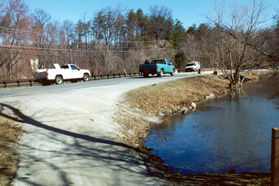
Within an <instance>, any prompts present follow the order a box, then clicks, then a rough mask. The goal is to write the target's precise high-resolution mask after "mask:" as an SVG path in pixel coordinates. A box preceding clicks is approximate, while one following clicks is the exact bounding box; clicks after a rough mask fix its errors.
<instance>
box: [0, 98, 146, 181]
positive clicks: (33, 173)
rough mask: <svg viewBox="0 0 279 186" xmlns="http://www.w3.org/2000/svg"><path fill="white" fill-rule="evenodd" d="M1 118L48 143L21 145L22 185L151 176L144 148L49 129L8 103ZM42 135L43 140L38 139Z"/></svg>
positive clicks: (1, 108) (2, 106)
mask: <svg viewBox="0 0 279 186" xmlns="http://www.w3.org/2000/svg"><path fill="white" fill-rule="evenodd" d="M7 110H8V112H7ZM0 116H3V117H6V118H8V119H11V120H13V121H15V122H20V123H21V124H23V125H25V124H28V125H29V126H31V127H32V128H31V130H28V131H27V132H28V133H31V134H28V135H34V139H41V140H42V139H44V140H46V141H48V143H46V142H45V141H44V140H42V141H40V142H39V145H34V144H33V143H32V139H31V140H30V143H26V142H25V143H18V145H19V148H20V149H21V151H20V156H21V159H22V163H20V167H19V169H24V171H23V172H24V174H22V175H18V178H17V180H19V181H20V182H23V183H27V184H31V185H44V184H59V185H69V184H77V183H78V181H77V180H78V179H81V180H83V181H82V182H83V183H87V184H88V183H91V184H93V183H92V182H91V181H92V180H94V179H93V178H94V177H99V178H98V179H99V180H101V179H103V180H102V181H103V183H98V182H97V181H96V182H95V184H113V185H122V184H123V183H124V181H125V182H127V183H128V184H129V183H130V184H143V183H144V180H142V178H145V177H146V176H147V173H146V164H145V163H143V161H142V158H141V157H140V156H138V155H136V154H137V153H145V152H143V151H141V150H140V149H137V148H134V147H132V146H129V145H126V144H123V143H120V142H116V141H112V140H107V139H101V138H96V137H92V136H89V135H84V134H79V133H75V132H71V131H67V130H63V129H60V128H56V127H53V126H48V125H46V124H43V123H41V122H39V121H37V120H35V119H33V118H31V117H29V116H26V115H25V114H23V113H22V112H21V111H20V110H19V109H17V108H14V107H12V106H10V105H7V104H4V103H0ZM38 136H39V137H40V138H36V137H38ZM61 160H63V162H61ZM92 170H94V171H95V172H94V171H92ZM99 170H100V171H103V170H106V171H108V172H109V173H107V174H106V173H102V172H98V171H99ZM44 174H46V175H44ZM40 176H41V177H40ZM149 176H151V175H149ZM90 177H91V178H90ZM123 178H125V179H123ZM50 180H54V181H53V182H52V181H50ZM93 182H94V181H93Z"/></svg>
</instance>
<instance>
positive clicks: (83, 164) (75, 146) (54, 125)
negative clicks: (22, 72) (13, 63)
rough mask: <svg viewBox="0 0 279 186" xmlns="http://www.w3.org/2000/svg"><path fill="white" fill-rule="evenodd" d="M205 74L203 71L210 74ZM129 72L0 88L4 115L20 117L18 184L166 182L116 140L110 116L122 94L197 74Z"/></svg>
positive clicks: (135, 153)
mask: <svg viewBox="0 0 279 186" xmlns="http://www.w3.org/2000/svg"><path fill="white" fill-rule="evenodd" d="M209 73H210V72H208V73H203V74H204V75H206V74H209ZM196 75H197V73H181V74H177V75H176V76H174V77H171V76H167V75H166V76H165V77H163V78H157V77H150V78H141V77H131V78H130V77H129V78H128V77H127V78H119V79H117V78H116V79H108V80H98V81H90V82H86V83H68V84H63V85H59V86H58V85H55V86H46V87H41V86H38V87H33V88H23V89H14V90H4V91H0V114H1V115H2V116H6V117H9V118H11V119H13V120H14V121H16V122H18V123H19V124H20V125H21V126H22V128H23V130H24V133H23V136H22V137H21V139H20V141H19V142H18V146H17V149H18V153H19V155H20V159H21V161H20V164H19V169H18V172H17V178H16V181H15V185H71V184H73V185H163V184H166V182H165V180H161V179H159V178H157V177H154V176H152V175H148V174H147V169H146V166H145V163H144V162H143V161H142V160H141V158H140V157H139V156H138V154H137V152H136V150H135V149H134V148H132V147H129V146H127V145H125V144H122V143H120V142H117V138H116V131H117V130H118V127H119V126H118V124H117V123H115V122H114V121H113V119H112V116H113V113H114V111H115V109H116V108H117V107H116V104H117V102H118V101H119V100H120V99H121V96H122V95H123V93H125V92H127V91H129V90H131V89H135V88H138V87H142V86H146V85H150V84H154V83H161V82H165V81H171V80H176V79H180V78H186V77H193V76H196Z"/></svg>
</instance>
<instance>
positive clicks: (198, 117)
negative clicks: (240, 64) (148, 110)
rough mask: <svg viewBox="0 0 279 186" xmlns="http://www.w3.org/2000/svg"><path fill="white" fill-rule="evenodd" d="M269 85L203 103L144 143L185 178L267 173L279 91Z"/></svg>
mask: <svg viewBox="0 0 279 186" xmlns="http://www.w3.org/2000/svg"><path fill="white" fill-rule="evenodd" d="M275 83H276V82H275ZM276 85H277V84H276ZM266 86H267V84H266V85H261V86H256V87H251V88H250V89H249V90H246V91H242V92H238V93H239V98H237V97H238V96H234V99H226V100H223V101H218V102H215V103H209V104H204V105H201V106H200V107H199V109H198V111H197V112H195V113H192V114H189V115H187V116H186V117H185V116H183V115H176V116H173V117H170V118H168V119H167V120H166V121H165V122H164V123H163V124H162V125H160V126H157V127H155V128H153V129H152V133H151V135H150V136H149V138H148V140H147V142H146V143H145V145H146V146H148V147H151V148H153V149H154V150H153V151H152V153H153V154H156V155H158V156H160V157H161V158H162V159H163V160H165V163H166V164H167V165H168V166H169V167H170V168H171V169H173V170H175V171H180V172H183V173H185V174H199V173H227V172H237V173H242V172H250V173H259V172H260V173H269V172H270V152H271V129H272V127H279V110H278V104H279V99H278V97H276V96H274V95H275V93H277V92H276V91H278V89H277V88H278V87H276V86H270V87H266Z"/></svg>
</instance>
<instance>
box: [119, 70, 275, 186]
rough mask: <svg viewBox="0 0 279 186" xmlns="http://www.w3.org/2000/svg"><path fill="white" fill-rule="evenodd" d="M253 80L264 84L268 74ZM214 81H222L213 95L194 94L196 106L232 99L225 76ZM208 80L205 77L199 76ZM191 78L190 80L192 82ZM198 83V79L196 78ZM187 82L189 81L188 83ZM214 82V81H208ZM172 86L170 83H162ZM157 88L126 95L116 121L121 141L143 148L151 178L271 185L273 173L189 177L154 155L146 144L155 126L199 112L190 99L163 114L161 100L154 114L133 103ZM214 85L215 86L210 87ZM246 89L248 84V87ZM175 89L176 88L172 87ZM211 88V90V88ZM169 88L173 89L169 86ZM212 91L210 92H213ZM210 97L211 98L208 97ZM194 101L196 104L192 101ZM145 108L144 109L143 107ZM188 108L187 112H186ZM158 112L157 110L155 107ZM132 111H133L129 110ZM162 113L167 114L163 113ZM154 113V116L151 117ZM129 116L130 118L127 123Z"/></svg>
mask: <svg viewBox="0 0 279 186" xmlns="http://www.w3.org/2000/svg"><path fill="white" fill-rule="evenodd" d="M248 76H249V78H251V79H252V81H250V82H248V83H247V84H253V83H258V82H260V81H263V80H262V79H264V78H263V76H265V73H250V74H248ZM209 77H210V78H212V77H213V79H214V80H216V79H215V78H216V77H218V78H219V80H220V81H221V82H219V80H218V82H217V84H213V87H214V90H212V89H211V90H210V91H211V92H214V93H210V94H208V92H204V93H200V94H198V93H197V92H192V93H194V94H196V97H195V98H194V101H195V102H194V103H195V104H194V106H195V105H197V107H199V105H200V104H203V103H205V102H214V101H216V100H222V99H224V98H225V97H226V96H228V93H229V91H230V90H229V89H227V88H226V87H224V85H225V84H223V83H225V82H223V81H226V80H224V79H223V78H222V77H220V76H209ZM197 78H199V79H201V80H202V81H204V77H197ZM190 79H196V78H190ZM190 79H188V81H191V80H190ZM196 80H197V79H196ZM178 81H180V80H178ZM186 81H187V80H186ZM207 83H209V84H210V83H212V82H207ZM162 84H163V85H162V86H164V84H168V83H162ZM207 85H208V84H204V86H207ZM155 86H157V85H151V86H147V87H143V88H139V89H137V90H132V91H130V92H128V93H126V94H125V95H123V97H122V99H121V101H120V102H119V104H118V108H119V110H120V111H118V112H117V113H116V115H115V117H114V118H116V121H117V123H119V124H120V125H121V126H122V127H121V128H122V129H121V130H120V133H121V134H120V135H119V136H118V137H119V139H120V141H122V142H124V143H127V144H129V145H132V146H134V147H136V148H140V149H141V150H143V151H144V152H145V153H140V156H141V157H142V158H143V160H144V161H145V162H146V166H147V169H148V171H149V173H150V174H151V175H156V176H158V177H160V178H163V179H166V180H168V181H170V183H173V184H177V183H182V184H205V183H206V184H212V185H215V184H219V185H220V184H226V183H237V184H247V183H249V184H269V179H270V174H269V173H233V172H232V173H227V174H226V173H225V174H197V175H185V174H182V173H179V172H175V171H173V170H171V169H170V168H169V167H168V166H167V165H165V164H164V161H163V160H162V159H161V158H160V157H158V156H156V155H153V154H152V153H151V150H152V149H150V148H148V147H146V146H145V145H144V143H145V141H146V139H147V137H148V135H149V134H150V130H151V128H152V127H153V126H154V125H160V124H161V123H162V121H163V120H164V119H165V118H166V117H170V116H172V115H175V114H178V113H181V112H182V113H183V112H184V113H185V114H190V113H192V112H194V111H195V109H196V108H193V107H192V104H191V102H190V101H189V100H185V101H184V102H183V104H184V105H172V104H171V105H168V106H167V107H166V106H165V105H164V106H163V109H164V110H163V111H162V109H161V107H160V103H161V102H160V100H158V103H159V106H158V107H157V112H156V109H155V110H152V111H151V112H149V113H148V112H147V111H146V110H145V109H146V108H149V107H148V106H144V105H140V103H136V104H135V103H133V101H132V104H131V100H133V99H131V97H130V96H131V94H133V93H135V92H137V91H138V92H141V93H143V94H144V96H146V95H147V94H146V92H145V91H144V90H143V89H150V88H151V89H152V87H153V88H154V87H155ZM210 86H212V84H210ZM244 86H245V85H244ZM171 88H173V87H171ZM207 88H209V87H207ZM167 89H170V87H168V88H167ZM210 91H209V92H210ZM206 94H207V95H206ZM135 97H136V98H137V99H138V97H140V96H139V95H138V94H137V95H136V96H135ZM192 102H193V101H192ZM140 106H142V108H143V109H142V108H141V107H140ZM185 108H186V109H185ZM153 109H154V108H153ZM127 110H129V111H127ZM162 112H163V113H164V114H162ZM150 113H151V114H150ZM125 117H128V118H129V119H127V120H126V121H123V119H124V120H125Z"/></svg>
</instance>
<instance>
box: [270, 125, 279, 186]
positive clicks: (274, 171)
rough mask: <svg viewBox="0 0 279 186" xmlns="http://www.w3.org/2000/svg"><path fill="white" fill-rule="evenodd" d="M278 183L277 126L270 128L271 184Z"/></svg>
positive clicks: (278, 136)
mask: <svg viewBox="0 0 279 186" xmlns="http://www.w3.org/2000/svg"><path fill="white" fill-rule="evenodd" d="M278 185H279V128H273V129H272V144H271V186H278Z"/></svg>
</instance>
